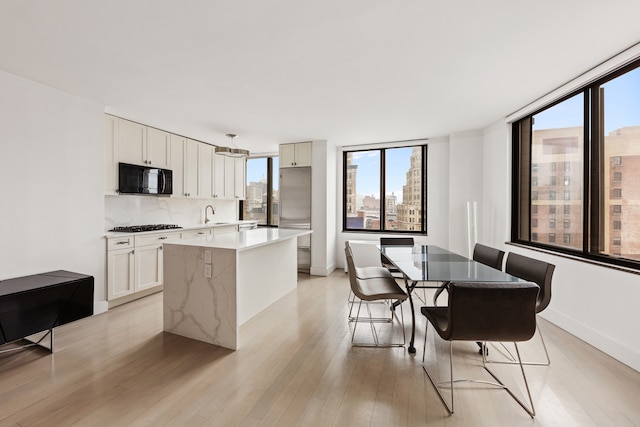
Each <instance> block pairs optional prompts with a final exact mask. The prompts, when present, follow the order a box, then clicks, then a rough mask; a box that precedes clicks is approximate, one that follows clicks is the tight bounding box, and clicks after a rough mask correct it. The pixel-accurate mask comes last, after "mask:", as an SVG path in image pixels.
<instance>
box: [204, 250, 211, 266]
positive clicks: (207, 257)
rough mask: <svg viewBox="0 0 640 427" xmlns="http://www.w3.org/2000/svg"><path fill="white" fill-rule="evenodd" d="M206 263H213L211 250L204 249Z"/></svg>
mask: <svg viewBox="0 0 640 427" xmlns="http://www.w3.org/2000/svg"><path fill="white" fill-rule="evenodd" d="M204 263H205V264H211V251H204Z"/></svg>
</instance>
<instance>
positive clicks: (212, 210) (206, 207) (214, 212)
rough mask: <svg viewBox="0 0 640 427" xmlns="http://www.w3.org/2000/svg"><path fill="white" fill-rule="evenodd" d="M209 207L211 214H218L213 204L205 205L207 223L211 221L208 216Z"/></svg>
mask: <svg viewBox="0 0 640 427" xmlns="http://www.w3.org/2000/svg"><path fill="white" fill-rule="evenodd" d="M209 208H211V215H215V214H216V210H215V209H214V208H213V206H211V205H207V206H205V208H204V223H205V224H206V223H208V222H209V221H211V220H210V219H209V217H208V216H207V209H209Z"/></svg>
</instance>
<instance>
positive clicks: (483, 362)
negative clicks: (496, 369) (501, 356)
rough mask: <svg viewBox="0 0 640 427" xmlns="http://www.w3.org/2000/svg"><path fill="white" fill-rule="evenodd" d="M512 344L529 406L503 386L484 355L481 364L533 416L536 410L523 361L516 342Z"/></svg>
mask: <svg viewBox="0 0 640 427" xmlns="http://www.w3.org/2000/svg"><path fill="white" fill-rule="evenodd" d="M513 345H514V346H515V347H516V355H517V357H518V361H517V363H518V365H520V372H522V379H523V380H524V386H525V388H526V389H527V396H528V397H529V405H530V407H529V408H527V406H526V405H525V404H524V402H522V401H521V400H520V399H519V398H518V397H517V396H516V395H515V394H513V392H512V391H511V390H510V389H509V387H507V386H505V385H504V384H503V382H502V381H500V379H499V378H498V377H497V376H496V374H494V373H493V371H491V369H489V368H488V367H487V364H486V357H485V356H484V355H483V357H482V366H483V368H484V369H485V370H486V371H487V372H489V374H491V376H492V377H493V378H494V379H495V380H496V381H497V382H498V383H499V384H500V386H502V388H504V389H505V390H506V391H507V393H509V395H510V396H511V397H512V398H513V399H514V400H515V401H516V402H518V404H519V405H520V406H522V409H524V410H525V411H527V414H529V416H531V418H533V417H535V415H536V410H535V407H534V406H533V399H532V398H531V391H530V390H529V382H528V381H527V376H526V375H525V373H524V363H522V359H521V358H520V350H519V349H518V344H517V343H515V342H514V343H513Z"/></svg>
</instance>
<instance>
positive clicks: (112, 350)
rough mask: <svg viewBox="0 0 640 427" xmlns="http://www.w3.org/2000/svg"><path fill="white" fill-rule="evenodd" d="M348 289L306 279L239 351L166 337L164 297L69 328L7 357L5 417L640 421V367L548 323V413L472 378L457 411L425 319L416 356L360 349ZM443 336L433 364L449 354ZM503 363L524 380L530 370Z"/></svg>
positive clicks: (0, 373)
mask: <svg viewBox="0 0 640 427" xmlns="http://www.w3.org/2000/svg"><path fill="white" fill-rule="evenodd" d="M347 291H348V284H347V276H346V275H345V274H344V273H343V272H341V271H336V272H334V273H333V274H332V275H331V276H330V277H328V278H322V277H309V276H302V277H301V278H300V281H299V286H298V289H297V290H296V291H294V292H292V293H290V294H289V295H287V296H285V297H284V298H283V299H281V300H280V301H278V302H277V303H276V304H274V305H273V306H271V307H270V308H268V309H267V310H265V311H264V312H262V313H260V314H259V315H258V316H256V317H255V318H253V319H252V320H250V321H249V322H248V323H247V324H245V325H244V326H243V327H242V329H241V333H242V337H243V344H242V348H241V349H240V350H239V351H236V352H233V351H230V350H226V349H222V348H218V347H215V346H211V345H208V344H205V343H200V342H197V341H193V340H190V339H187V338H182V337H179V336H175V335H171V334H167V333H163V332H162V294H155V295H152V296H150V297H146V298H144V299H142V300H138V301H134V302H131V303H128V304H125V305H122V306H120V307H116V308H114V309H112V310H110V311H109V312H107V313H104V314H101V315H98V316H94V317H92V318H89V319H84V320H81V321H78V322H75V323H73V324H70V325H65V326H63V327H60V328H58V329H57V330H56V352H55V354H53V355H49V354H48V353H46V352H44V351H42V350H25V351H19V352H14V353H5V354H0V425H1V426H18V425H19V426H40V425H42V426H72V425H73V426H128V425H136V426H138V425H149V426H164V425H170V426H201V425H214V426H237V425H241V426H258V425H260V426H262V425H264V426H269V425H278V426H349V427H351V426H423V425H433V426H475V425H486V426H501V425H502V426H520V425H523V426H537V425H540V426H609V425H610V426H633V425H640V399H639V397H638V396H640V373H638V372H636V371H634V370H633V369H631V368H629V367H627V366H625V365H622V364H620V363H618V362H616V361H615V360H613V359H611V358H610V357H608V356H606V355H605V354H603V353H601V352H600V351H598V350H596V349H594V348H593V347H591V346H589V345H587V344H585V343H584V342H582V341H580V340H578V339H576V338H575V337H573V336H571V335H569V334H567V333H566V332H564V331H562V330H561V329H559V328H557V327H555V326H553V325H551V324H550V323H547V322H544V321H541V325H540V326H541V328H542V330H543V331H544V333H545V338H546V340H547V345H548V346H549V351H550V354H551V359H552V364H551V366H550V367H526V368H525V369H526V373H527V375H528V378H529V380H530V386H531V391H532V394H533V399H534V404H535V406H536V411H537V416H536V418H535V419H534V420H532V419H531V418H530V417H529V416H528V415H527V414H526V413H525V412H524V411H523V410H522V409H521V408H520V407H519V406H518V405H517V404H516V403H515V402H514V401H513V400H512V399H511V398H510V397H509V396H508V395H507V394H506V392H504V391H501V390H491V389H487V388H484V387H481V388H478V387H473V388H469V387H468V386H467V387H464V388H463V389H461V390H460V391H456V401H455V403H456V412H455V414H454V415H452V416H449V415H448V414H447V412H446V411H445V409H444V407H443V406H442V404H441V402H440V401H439V399H438V397H437V395H436V394H435V392H434V390H433V387H432V386H431V384H430V383H429V382H428V380H427V378H426V376H425V375H424V373H423V371H422V342H423V336H424V335H423V334H424V319H423V318H419V324H418V331H419V332H418V338H419V339H418V342H417V347H418V353H417V355H416V356H412V355H409V354H408V353H407V351H406V349H404V348H391V349H375V348H352V346H351V343H350V330H349V326H348V325H347V322H346V316H347V311H348V308H347V305H346V297H347ZM406 308H408V307H406ZM406 308H405V320H407V329H408V325H409V322H408V320H409V316H408V314H409V310H408V309H406ZM434 335H435V334H434V333H433V330H432V329H430V331H429V341H428V345H427V356H428V362H429V363H433V362H434V361H436V362H442V361H444V362H446V360H447V359H446V357H445V356H446V353H445V352H444V350H445V349H446V347H443V346H442V345H441V344H442V343H441V341H439V340H436V339H435V338H434ZM436 341H437V343H436ZM532 344H533V343H532ZM532 344H531V345H528V348H529V349H528V351H527V352H528V355H529V356H539V354H538V353H537V351H536V349H537V348H538V342H537V341H536V342H535V344H536V345H532ZM455 350H456V351H457V353H456V354H457V356H456V358H455V360H454V363H455V366H456V368H455V369H456V373H457V374H459V375H460V376H469V377H477V376H479V375H480V376H482V374H483V372H482V369H481V368H480V367H479V363H480V355H479V354H478V353H477V347H476V346H475V344H473V343H460V344H459V345H457V346H456V347H455ZM525 350H526V349H525ZM491 353H492V355H493V356H498V355H499V354H498V353H499V352H498V350H497V349H495V348H493V349H492V350H491ZM534 353H535V354H534ZM445 364H446V363H445ZM496 369H497V370H498V372H499V373H500V374H501V375H502V378H503V379H505V380H506V382H507V383H509V384H516V387H517V388H518V386H517V385H518V384H520V381H521V377H518V370H517V368H514V367H512V366H502V365H500V366H498V367H496ZM518 391H520V389H519V388H518Z"/></svg>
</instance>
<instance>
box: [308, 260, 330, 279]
mask: <svg viewBox="0 0 640 427" xmlns="http://www.w3.org/2000/svg"><path fill="white" fill-rule="evenodd" d="M335 269H336V264H335V263H333V264H330V265H328V266H327V267H326V268H323V267H320V268H318V267H311V269H310V270H309V274H311V275H312V276H323V277H327V276H328V275H330V274H331V273H333V270H335Z"/></svg>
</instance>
